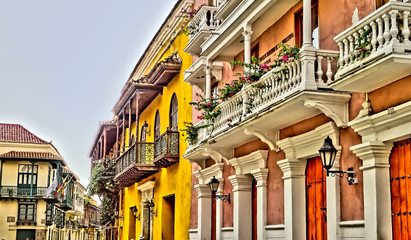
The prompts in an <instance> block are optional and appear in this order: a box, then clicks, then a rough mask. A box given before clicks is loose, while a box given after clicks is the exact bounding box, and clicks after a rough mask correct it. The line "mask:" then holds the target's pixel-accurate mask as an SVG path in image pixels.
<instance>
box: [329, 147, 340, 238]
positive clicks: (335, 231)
mask: <svg viewBox="0 0 411 240" xmlns="http://www.w3.org/2000/svg"><path fill="white" fill-rule="evenodd" d="M336 148H337V149H338V153H337V156H336V157H335V163H334V166H333V167H332V168H331V170H333V171H338V170H340V155H341V146H336ZM326 198H327V199H326V201H327V239H340V236H339V232H340V221H341V216H340V178H338V177H332V176H329V177H326Z"/></svg>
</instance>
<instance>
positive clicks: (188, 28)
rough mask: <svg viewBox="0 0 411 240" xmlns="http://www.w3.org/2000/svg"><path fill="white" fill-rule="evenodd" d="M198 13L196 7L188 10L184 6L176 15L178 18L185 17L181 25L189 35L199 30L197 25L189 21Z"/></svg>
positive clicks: (182, 29)
mask: <svg viewBox="0 0 411 240" xmlns="http://www.w3.org/2000/svg"><path fill="white" fill-rule="evenodd" d="M196 14H197V10H195V9H193V10H187V9H185V8H182V9H181V10H180V13H179V14H177V15H176V17H178V18H183V19H184V21H183V24H182V25H181V31H182V32H183V33H184V34H185V35H187V36H188V35H192V34H194V33H195V32H196V31H197V29H196V27H194V26H189V25H188V23H189V22H190V21H191V20H192V19H193V18H194V16H195V15H196Z"/></svg>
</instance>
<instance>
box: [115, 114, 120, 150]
mask: <svg viewBox="0 0 411 240" xmlns="http://www.w3.org/2000/svg"><path fill="white" fill-rule="evenodd" d="M119 122H120V119H119V116H117V121H116V127H117V132H116V158H118V148H119V147H118V146H119V134H120V133H119V132H120V129H119V126H118V123H119Z"/></svg>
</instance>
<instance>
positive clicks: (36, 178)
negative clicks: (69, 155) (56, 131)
mask: <svg viewBox="0 0 411 240" xmlns="http://www.w3.org/2000/svg"><path fill="white" fill-rule="evenodd" d="M0 164H1V165H0V216H1V217H0V238H2V239H17V240H26V239H27V238H28V239H38V240H42V239H44V240H45V239H48V240H57V239H59V240H63V239H66V238H65V237H67V234H68V231H67V228H66V224H65V223H66V211H69V210H73V186H74V182H76V181H77V180H78V179H77V177H76V176H75V175H74V173H72V172H71V171H70V170H69V169H68V167H67V164H66V162H65V161H64V160H63V158H62V157H61V156H60V153H59V152H58V151H57V149H56V148H55V147H54V146H53V145H52V144H51V143H49V142H46V141H44V140H42V139H40V138H39V137H37V136H36V135H34V134H33V133H31V132H30V131H28V130H27V129H26V128H24V127H23V126H21V125H18V124H3V123H2V124H0ZM66 177H67V178H66ZM63 178H66V181H67V182H66V185H65V188H64V193H62V191H61V192H59V193H58V194H56V195H55V194H54V192H55V191H56V189H53V191H52V192H49V193H48V191H47V189H48V188H49V186H50V185H51V184H52V182H56V183H60V182H61V181H62V179H63ZM69 179H70V181H68V180H69ZM77 184H78V183H77ZM74 210H76V209H74ZM68 239H75V238H68ZM77 239H79V238H77Z"/></svg>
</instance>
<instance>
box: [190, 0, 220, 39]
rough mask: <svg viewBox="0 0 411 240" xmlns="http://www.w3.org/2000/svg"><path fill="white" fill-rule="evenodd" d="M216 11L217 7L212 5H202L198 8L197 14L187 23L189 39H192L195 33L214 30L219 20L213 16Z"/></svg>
mask: <svg viewBox="0 0 411 240" xmlns="http://www.w3.org/2000/svg"><path fill="white" fill-rule="evenodd" d="M216 11H217V8H216V7H212V6H202V7H201V8H200V10H198V12H197V14H196V15H195V16H194V18H193V19H192V20H191V21H190V23H189V24H188V25H187V30H188V32H189V41H191V40H193V38H195V37H196V35H197V33H199V32H201V31H210V30H214V29H216V28H217V27H218V26H219V23H220V22H219V21H218V20H216V19H215V17H214V15H215V12H216Z"/></svg>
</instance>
